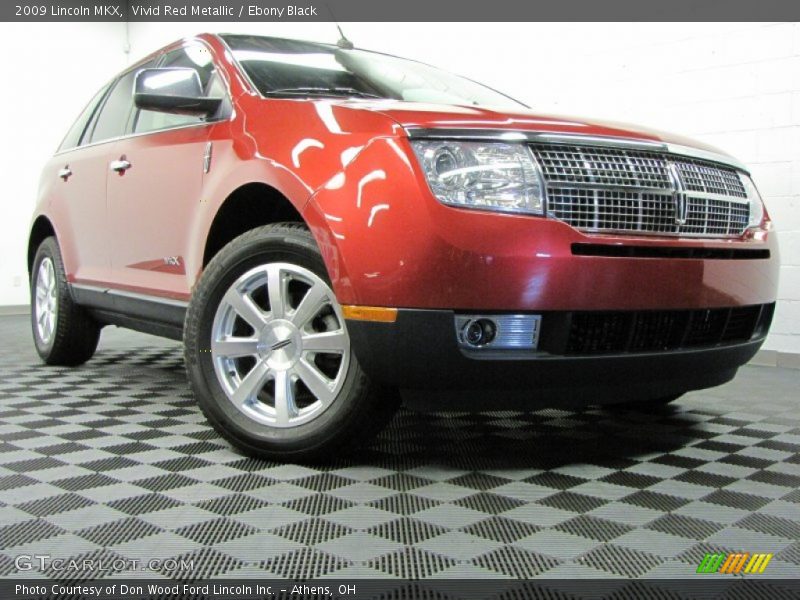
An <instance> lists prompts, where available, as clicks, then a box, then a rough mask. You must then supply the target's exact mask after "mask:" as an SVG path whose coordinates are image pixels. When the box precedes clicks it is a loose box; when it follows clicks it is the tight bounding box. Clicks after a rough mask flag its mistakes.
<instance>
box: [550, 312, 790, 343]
mask: <svg viewBox="0 0 800 600" xmlns="http://www.w3.org/2000/svg"><path fill="white" fill-rule="evenodd" d="M774 306H775V305H774V304H763V305H762V304H756V305H753V306H742V307H736V308H712V309H703V310H669V311H653V310H651V311H613V312H611V311H609V312H606V311H604V312H575V313H572V319H571V322H570V327H569V334H568V338H567V345H566V354H570V355H576V354H610V353H614V354H617V353H637V352H660V351H665V350H680V349H684V348H698V347H703V346H718V345H725V344H736V343H741V342H746V341H749V340H751V339H754V338H758V337H762V336H764V335H766V332H767V330H768V329H769V325H770V322H771V321H772V312H773V310H774Z"/></svg>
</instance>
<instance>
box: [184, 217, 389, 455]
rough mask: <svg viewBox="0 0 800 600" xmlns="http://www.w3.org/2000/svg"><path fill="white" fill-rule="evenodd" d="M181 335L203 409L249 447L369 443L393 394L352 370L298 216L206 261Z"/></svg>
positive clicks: (325, 282) (326, 284)
mask: <svg viewBox="0 0 800 600" xmlns="http://www.w3.org/2000/svg"><path fill="white" fill-rule="evenodd" d="M278 282H280V284H279V283H278ZM301 301H302V302H303V304H301ZM306 301H307V302H306ZM273 307H277V308H275V309H273ZM309 307H311V308H309ZM314 336H316V337H314ZM231 338H234V340H233V341H234V342H235V343H236V344H237V345H235V346H234V343H233V342H232V340H231ZM323 338H324V339H323ZM212 340H215V341H214V342H213V343H212ZM226 342H227V343H226ZM311 344H314V345H313V348H315V349H316V348H321V350H318V351H317V352H313V351H312V350H310V349H309V348H312V346H311ZM184 346H185V362H186V369H187V375H188V378H189V383H190V385H191V387H192V390H193V392H194V395H195V397H196V398H197V402H198V403H199V405H200V408H201V409H202V411H203V413H204V414H205V416H206V418H207V419H208V421H209V422H210V423H211V425H212V426H213V427H214V429H216V430H217V432H219V433H220V435H222V436H223V437H224V438H225V439H227V440H228V441H229V442H230V443H231V444H233V445H234V446H236V447H237V448H239V449H240V450H242V451H244V452H245V453H247V454H250V455H254V456H259V457H265V458H277V459H281V460H293V461H308V460H319V459H320V458H325V457H331V456H335V455H336V454H337V453H341V452H343V451H346V450H348V449H351V448H352V447H354V446H358V445H361V444H363V443H365V442H367V441H368V440H369V439H370V438H371V437H372V436H373V435H374V434H376V433H377V432H378V431H379V430H380V429H381V428H382V427H383V426H384V425H385V424H386V423H387V422H388V420H389V419H390V418H391V416H392V415H393V414H394V411H395V409H396V408H397V406H398V404H399V393H398V392H397V391H395V390H387V389H382V388H379V387H378V386H376V385H375V384H374V383H372V382H370V381H369V379H368V378H367V376H366V375H365V374H364V372H363V371H362V369H361V367H360V365H359V363H358V360H357V359H356V357H355V355H354V354H353V352H352V350H351V348H350V342H349V336H348V334H347V325H346V322H345V320H344V318H343V316H342V313H341V307H340V306H339V303H338V302H337V300H336V298H335V296H334V294H333V292H332V291H331V288H330V280H329V278H328V275H327V271H326V269H325V265H324V263H323V261H322V256H321V255H320V252H319V250H318V248H317V245H316V243H315V242H314V238H313V237H312V236H311V234H310V232H309V231H308V230H307V229H306V228H305V227H304V226H303V225H301V224H297V223H278V224H272V225H267V226H264V227H259V228H257V229H253V230H251V231H248V232H246V233H244V234H242V235H241V236H239V237H237V238H236V239H234V240H233V241H232V242H230V243H229V244H228V245H227V246H225V247H224V248H223V249H222V250H221V251H220V252H219V253H218V254H217V255H216V256H215V257H214V258H213V260H211V262H210V263H209V264H208V266H207V267H206V269H205V271H204V272H203V275H202V276H201V278H200V280H199V282H198V284H197V286H196V288H195V290H194V292H193V295H192V299H191V302H190V303H189V308H188V310H187V312H186V320H185V323H184Z"/></svg>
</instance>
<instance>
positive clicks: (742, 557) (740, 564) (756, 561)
mask: <svg viewBox="0 0 800 600" xmlns="http://www.w3.org/2000/svg"><path fill="white" fill-rule="evenodd" d="M771 560H772V554H750V553H749V552H734V553H726V552H717V553H714V554H706V555H705V557H703V560H702V561H701V562H700V565H699V566H698V567H697V572H698V573H722V574H728V575H739V574H740V573H742V574H747V573H750V574H756V573H763V572H764V571H765V570H766V568H767V565H768V564H769V561H771Z"/></svg>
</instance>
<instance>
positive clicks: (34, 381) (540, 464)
mask: <svg viewBox="0 0 800 600" xmlns="http://www.w3.org/2000/svg"><path fill="white" fill-rule="evenodd" d="M27 328H28V325H27V320H26V319H25V318H23V317H3V318H0V339H2V340H3V343H2V347H0V575H2V576H6V577H18V576H20V575H25V576H28V577H30V576H46V575H52V573H48V572H47V570H45V571H44V572H41V571H40V572H35V571H34V572H28V573H24V574H23V573H19V572H17V571H16V569H15V566H14V562H13V558H14V557H15V556H18V555H20V554H37V553H47V554H50V555H52V556H53V557H63V558H80V559H82V558H106V559H113V558H116V557H127V558H138V559H140V560H144V559H150V558H175V557H179V558H184V559H186V558H190V559H193V560H194V571H193V572H192V573H186V572H182V571H180V570H173V571H165V572H163V573H162V574H163V575H165V576H168V577H172V578H185V577H190V578H194V577H208V576H216V577H237V578H238V577H262V578H266V577H282V578H293V579H297V578H317V577H327V576H331V577H337V578H349V577H403V578H406V577H411V578H428V577H480V578H485V577H510V578H528V577H535V576H544V577H558V578H576V577H630V578H638V577H678V578H682V577H685V576H687V575H690V574H692V573H694V571H695V569H696V568H697V565H698V564H699V562H700V561H701V559H702V557H703V556H704V554H705V553H707V552H719V551H722V552H735V551H745V552H765V553H774V555H775V557H774V558H773V560H772V562H771V563H770V565H769V568H768V569H767V571H766V572H765V573H764V575H762V576H760V577H795V576H797V574H798V572H799V571H798V568H799V567H800V541H798V540H800V489H798V487H800V411H798V406H799V404H800V401H799V400H798V393H797V389H798V384H800V371H791V370H781V369H775V368H760V367H747V368H744V369H742V370H741V372H740V374H739V376H738V378H737V379H736V380H735V381H734V382H733V383H731V384H728V385H726V386H723V387H721V388H717V389H714V390H710V391H706V392H701V393H693V394H690V395H689V396H688V397H687V398H686V399H685V400H683V401H681V402H679V403H678V404H676V405H675V407H674V408H672V409H664V410H662V411H661V412H658V413H656V414H651V415H646V414H642V413H638V412H635V411H628V412H623V413H621V414H617V415H615V414H611V413H608V412H604V411H602V410H599V409H592V410H588V411H585V412H574V411H564V410H540V411H536V412H531V413H518V412H485V413H481V414H466V413H433V414H432V415H431V414H422V413H419V412H415V411H412V410H408V409H404V410H403V411H401V412H400V413H399V414H398V415H397V417H396V418H395V419H394V421H393V422H392V423H391V425H390V427H389V428H388V429H387V430H386V431H385V432H384V433H383V434H382V435H381V437H379V438H378V440H377V441H376V442H375V443H374V444H373V445H372V446H370V447H369V448H368V449H366V450H365V451H364V452H362V453H360V454H359V455H358V456H357V457H356V458H352V457H350V458H348V457H340V458H339V459H337V460H336V461H335V462H334V463H332V464H329V465H325V466H323V467H316V468H312V467H308V466H299V465H293V464H278V463H272V462H264V461H260V460H255V459H251V458H246V457H243V456H241V455H240V454H237V453H236V452H234V451H233V450H232V449H231V448H230V447H229V446H228V445H227V444H226V443H225V442H224V441H223V440H222V439H220V438H219V437H218V436H217V435H216V434H215V433H214V432H213V431H212V430H211V429H210V428H209V427H208V426H207V425H206V423H205V420H204V419H203V416H202V415H201V414H200V411H199V410H198V409H197V407H196V406H195V404H194V402H193V401H192V398H191V395H190V393H189V391H188V388H187V386H186V384H185V380H184V373H183V365H182V360H181V351H180V347H179V345H178V344H175V343H172V342H168V341H162V340H160V339H157V338H152V337H149V336H144V335H140V334H135V333H131V332H124V331H122V330H119V329H116V328H107V329H106V330H105V331H104V333H103V337H102V341H101V347H100V349H99V351H98V353H97V355H96V357H95V358H94V359H93V360H92V361H90V362H89V363H87V364H86V365H84V366H83V367H81V368H76V369H64V368H49V367H45V366H43V365H42V364H41V363H40V362H39V361H38V360H37V358H36V357H35V354H34V351H33V348H32V342H31V341H30V339H29V333H28V329H27ZM105 575H106V574H105V573H97V576H99V577H100V576H105ZM62 576H63V575H62ZM84 576H85V574H84Z"/></svg>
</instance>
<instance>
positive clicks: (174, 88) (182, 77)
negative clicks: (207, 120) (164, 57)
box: [133, 68, 222, 117]
mask: <svg viewBox="0 0 800 600" xmlns="http://www.w3.org/2000/svg"><path fill="white" fill-rule="evenodd" d="M133 102H134V104H135V105H136V106H137V107H138V108H141V109H143V110H155V111H159V112H166V113H172V114H177V115H197V116H203V117H207V116H209V115H212V114H214V113H215V112H217V110H218V109H219V106H220V104H222V98H208V97H206V96H204V95H203V86H202V85H201V84H200V76H199V75H198V74H197V71H195V70H194V69H183V68H169V69H142V70H141V71H139V72H138V73H137V74H136V80H135V81H134V84H133Z"/></svg>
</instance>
